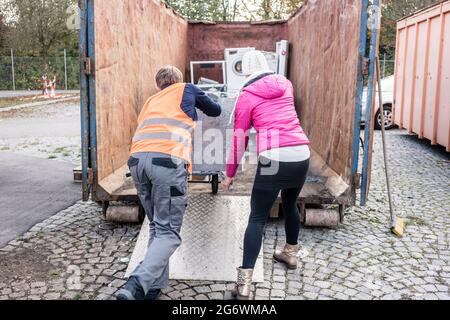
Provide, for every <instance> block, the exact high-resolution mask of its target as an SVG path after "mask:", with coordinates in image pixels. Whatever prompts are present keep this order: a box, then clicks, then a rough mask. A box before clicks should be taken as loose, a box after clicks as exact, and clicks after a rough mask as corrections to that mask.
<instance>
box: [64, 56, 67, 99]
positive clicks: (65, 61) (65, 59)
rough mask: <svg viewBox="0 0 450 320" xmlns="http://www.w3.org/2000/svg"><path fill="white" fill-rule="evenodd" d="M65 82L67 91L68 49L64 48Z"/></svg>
mask: <svg viewBox="0 0 450 320" xmlns="http://www.w3.org/2000/svg"><path fill="white" fill-rule="evenodd" d="M64 84H65V88H66V91H67V53H66V49H64Z"/></svg>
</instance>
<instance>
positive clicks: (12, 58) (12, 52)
mask: <svg viewBox="0 0 450 320" xmlns="http://www.w3.org/2000/svg"><path fill="white" fill-rule="evenodd" d="M11 73H12V83H13V90H14V91H16V78H15V74H14V51H13V48H11Z"/></svg>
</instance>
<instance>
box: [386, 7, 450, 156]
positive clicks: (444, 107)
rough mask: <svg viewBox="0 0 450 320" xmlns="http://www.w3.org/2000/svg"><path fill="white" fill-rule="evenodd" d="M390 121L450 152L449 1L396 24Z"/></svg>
mask: <svg viewBox="0 0 450 320" xmlns="http://www.w3.org/2000/svg"><path fill="white" fill-rule="evenodd" d="M395 60H396V63H395V88H394V97H395V98H394V121H395V123H396V124H397V125H399V126H400V128H405V129H408V131H409V132H410V133H416V134H418V136H419V138H420V139H423V138H427V139H429V140H431V143H432V144H433V145H434V144H440V145H442V146H444V147H446V149H447V151H450V1H444V2H441V3H439V4H437V5H435V6H432V7H429V8H426V9H424V10H421V11H419V12H417V13H415V14H414V15H412V16H409V17H407V18H404V19H402V20H400V21H398V23H397V50H396V57H395Z"/></svg>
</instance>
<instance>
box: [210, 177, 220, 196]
mask: <svg viewBox="0 0 450 320" xmlns="http://www.w3.org/2000/svg"><path fill="white" fill-rule="evenodd" d="M211 188H212V193H213V194H217V193H218V192H219V175H218V174H215V175H213V176H212V179H211Z"/></svg>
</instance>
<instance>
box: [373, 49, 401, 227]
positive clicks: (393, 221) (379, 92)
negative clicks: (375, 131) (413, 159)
mask: <svg viewBox="0 0 450 320" xmlns="http://www.w3.org/2000/svg"><path fill="white" fill-rule="evenodd" d="M376 68H377V84H378V103H379V106H380V116H381V140H382V144H383V156H384V157H383V158H384V171H385V173H386V186H387V193H388V200H389V211H390V213H391V221H390V224H391V225H390V227H391V228H394V227H395V224H396V221H397V216H396V215H395V212H394V205H393V203H392V196H391V185H390V183H389V168H388V162H389V161H388V153H387V146H386V129H385V125H386V124H385V123H384V121H385V118H384V110H383V102H382V96H383V95H382V93H381V92H382V91H381V79H380V60H379V59H378V57H376Z"/></svg>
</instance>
